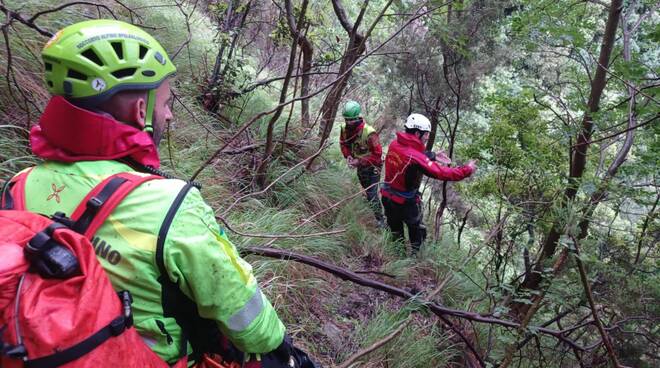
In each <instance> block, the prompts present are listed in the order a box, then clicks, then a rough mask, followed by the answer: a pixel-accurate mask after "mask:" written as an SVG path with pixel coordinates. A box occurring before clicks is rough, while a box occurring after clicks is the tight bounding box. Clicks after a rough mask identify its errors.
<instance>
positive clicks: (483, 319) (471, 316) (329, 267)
mask: <svg viewBox="0 0 660 368" xmlns="http://www.w3.org/2000/svg"><path fill="white" fill-rule="evenodd" d="M241 251H243V252H244V253H248V254H254V255H258V256H263V257H270V258H277V259H282V260H292V261H296V262H300V263H304V264H306V265H310V266H312V267H315V268H318V269H320V270H323V271H326V272H329V273H331V274H333V275H335V276H337V277H339V278H340V279H342V280H346V281H351V282H353V283H356V284H358V285H362V286H366V287H370V288H373V289H376V290H381V291H384V292H386V293H389V294H392V295H395V296H398V297H400V298H402V299H406V300H414V301H416V302H419V303H420V304H422V305H424V306H425V307H426V308H428V309H429V310H430V311H431V312H433V314H435V315H437V316H438V317H440V318H441V319H442V320H443V321H446V316H452V317H457V318H462V319H467V320H469V321H474V322H479V323H487V324H494V325H499V326H503V327H507V328H519V327H520V324H519V323H516V322H512V321H507V320H503V319H498V318H493V317H489V316H483V315H481V314H479V313H474V312H467V311H462V310H457V309H451V308H447V307H444V306H442V305H440V304H437V303H434V302H431V301H428V300H425V299H421V298H419V297H418V296H416V295H414V294H412V293H410V292H408V291H406V290H403V289H401V288H398V287H395V286H392V285H388V284H385V283H382V282H380V281H375V280H371V279H368V278H365V277H362V276H360V275H358V274H356V273H355V272H352V271H349V270H347V269H345V268H342V267H339V266H336V265H333V264H331V263H328V262H324V261H321V260H318V259H316V258H314V257H310V256H306V255H302V254H298V253H295V252H291V251H287V250H282V249H274V248H263V247H245V248H242V249H241ZM530 329H532V330H534V331H537V332H539V333H542V334H545V335H550V336H552V337H554V338H556V339H558V340H560V341H561V342H563V343H565V344H566V345H568V346H570V347H571V348H573V349H577V350H579V351H585V348H584V347H582V346H580V345H578V344H577V343H576V342H575V341H573V340H571V339H568V338H566V337H565V336H563V334H562V332H561V331H557V330H553V329H549V328H544V327H530Z"/></svg>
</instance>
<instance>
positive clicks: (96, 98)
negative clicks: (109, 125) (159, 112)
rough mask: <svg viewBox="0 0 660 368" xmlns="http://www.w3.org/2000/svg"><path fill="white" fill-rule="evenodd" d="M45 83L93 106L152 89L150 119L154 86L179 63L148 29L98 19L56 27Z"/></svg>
mask: <svg viewBox="0 0 660 368" xmlns="http://www.w3.org/2000/svg"><path fill="white" fill-rule="evenodd" d="M41 56H42V58H43V61H44V67H45V70H46V72H45V76H46V84H47V85H48V91H49V92H50V93H51V94H53V95H59V96H64V97H66V98H67V99H69V100H71V101H72V102H74V103H76V104H78V105H80V106H82V107H93V106H96V105H98V104H99V103H101V102H103V101H105V100H107V99H109V98H110V97H112V95H114V94H115V93H117V92H120V91H124V90H147V91H149V93H148V95H147V123H148V124H145V125H146V128H145V129H146V130H148V129H150V126H151V119H152V117H153V104H154V100H155V89H156V88H158V86H159V85H160V84H161V83H163V81H164V80H165V79H167V78H168V77H170V76H172V75H174V73H175V72H176V67H175V66H174V64H172V61H171V60H170V58H169V57H168V56H167V53H166V52H165V50H164V49H163V47H162V46H161V45H160V44H159V43H158V41H156V39H154V38H153V37H152V36H151V35H149V34H148V33H147V32H145V31H143V30H142V29H140V28H138V27H136V26H133V25H131V24H128V23H125V22H121V21H118V20H109V19H97V20H90V21H85V22H80V23H76V24H73V25H70V26H68V27H66V28H64V29H62V30H60V31H59V32H57V33H56V34H55V35H54V36H53V37H52V38H51V39H50V41H48V43H46V45H45V46H44V49H43V50H42V52H41Z"/></svg>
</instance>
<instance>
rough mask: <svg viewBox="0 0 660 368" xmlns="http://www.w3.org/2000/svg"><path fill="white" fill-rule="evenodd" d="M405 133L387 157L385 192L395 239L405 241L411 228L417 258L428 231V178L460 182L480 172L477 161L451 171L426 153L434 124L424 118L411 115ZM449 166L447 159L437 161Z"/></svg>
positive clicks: (384, 201)
mask: <svg viewBox="0 0 660 368" xmlns="http://www.w3.org/2000/svg"><path fill="white" fill-rule="evenodd" d="M404 127H405V131H404V132H398V133H397V134H396V140H395V141H394V142H392V143H391V144H390V146H389V148H388V151H387V156H386V157H385V182H384V184H383V187H382V189H381V196H382V197H383V198H382V201H383V207H384V208H385V216H386V217H387V224H388V225H389V227H390V230H391V231H392V235H393V236H394V237H395V238H396V239H397V240H400V241H403V240H404V236H403V224H404V223H405V224H406V225H407V226H408V236H409V237H410V245H411V247H412V253H413V254H416V253H417V252H418V251H419V249H420V247H421V246H422V243H423V242H424V239H425V238H426V228H425V227H424V224H423V222H422V210H421V207H422V199H421V195H420V193H419V186H420V185H421V182H422V177H423V176H424V175H426V176H429V177H432V178H435V179H439V180H451V181H459V180H463V179H465V178H467V177H468V176H470V175H472V174H473V173H474V172H475V171H476V165H475V162H474V160H471V161H470V162H468V164H467V165H465V166H460V167H456V168H451V167H447V166H441V165H440V164H439V163H438V162H437V161H436V155H435V153H433V152H425V149H426V142H427V141H428V138H429V133H430V132H431V122H430V121H429V119H427V118H426V117H425V116H424V115H421V114H411V115H410V116H408V118H407V119H406V123H405V125H404ZM437 158H438V159H439V160H440V161H441V162H444V163H449V159H448V158H447V157H446V156H444V154H443V155H438V157H437Z"/></svg>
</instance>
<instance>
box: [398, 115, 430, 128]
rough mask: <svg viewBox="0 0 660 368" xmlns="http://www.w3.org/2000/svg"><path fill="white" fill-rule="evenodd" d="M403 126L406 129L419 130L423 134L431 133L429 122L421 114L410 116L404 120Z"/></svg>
mask: <svg viewBox="0 0 660 368" xmlns="http://www.w3.org/2000/svg"><path fill="white" fill-rule="evenodd" d="M404 126H405V127H406V128H407V129H419V130H421V131H423V132H430V131H431V122H430V121H429V119H428V118H427V117H426V116H424V115H422V114H410V116H408V119H406V124H404Z"/></svg>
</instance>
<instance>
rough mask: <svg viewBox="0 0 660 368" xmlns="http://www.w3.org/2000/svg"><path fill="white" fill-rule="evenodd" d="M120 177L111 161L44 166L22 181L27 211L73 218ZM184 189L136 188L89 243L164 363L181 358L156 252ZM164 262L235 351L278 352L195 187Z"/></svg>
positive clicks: (248, 280)
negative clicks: (89, 197) (103, 185)
mask: <svg viewBox="0 0 660 368" xmlns="http://www.w3.org/2000/svg"><path fill="white" fill-rule="evenodd" d="M120 172H134V170H133V169H131V167H129V166H127V165H125V164H123V163H121V162H118V161H112V160H104V161H79V162H75V163H65V162H56V161H46V162H44V163H43V164H41V165H38V166H36V167H35V168H34V169H33V170H32V171H31V172H30V174H29V176H28V178H27V182H26V185H25V198H26V207H27V209H28V210H29V211H33V212H37V213H42V214H53V213H55V212H64V213H65V214H67V215H71V213H72V212H73V210H74V209H75V207H76V206H77V205H78V203H79V202H80V201H82V199H83V198H84V197H85V195H86V194H87V193H88V192H89V191H90V190H91V189H92V188H93V187H94V186H96V185H97V184H98V183H100V182H101V181H102V180H103V179H105V178H107V177H108V176H110V175H113V174H116V173H120ZM184 185H185V182H183V181H181V180H175V179H162V180H152V181H148V182H146V183H144V184H142V185H140V186H139V187H138V188H136V189H135V190H134V191H133V192H131V193H130V194H129V195H128V196H127V197H126V198H125V199H124V200H123V201H122V202H121V203H120V204H119V206H118V207H117V208H116V209H115V210H114V211H113V212H112V214H111V215H110V217H109V218H108V219H107V220H106V222H105V223H104V224H103V225H102V226H101V227H100V228H99V230H98V231H97V233H96V234H95V237H94V238H93V241H92V243H93V245H94V248H95V250H96V254H97V256H98V259H99V261H100V262H101V264H102V265H103V267H104V269H105V270H106V271H107V273H108V276H109V278H110V280H111V282H112V284H113V286H114V287H115V289H116V290H129V291H130V292H131V294H132V295H133V299H134V303H133V313H134V321H135V326H136V328H137V330H138V332H139V333H140V335H141V336H142V337H143V338H144V340H145V341H146V342H147V344H149V345H150V346H151V348H152V349H153V350H154V351H155V352H156V353H157V354H158V355H159V356H161V357H162V358H163V359H165V360H166V361H170V362H172V361H174V360H176V359H177V357H178V355H179V346H180V341H181V338H182V336H181V335H182V333H181V328H180V327H179V326H178V325H177V323H176V321H175V320H174V319H173V318H165V317H164V316H163V307H162V304H161V292H162V290H161V284H160V283H159V282H158V281H157V278H158V276H159V274H160V272H159V270H158V267H157V265H156V263H155V262H156V261H155V249H156V241H157V237H158V231H159V229H160V226H161V224H162V223H163V220H164V217H165V215H166V213H167V211H168V209H169V208H170V206H171V204H172V203H173V201H174V199H175V197H176V196H177V194H178V193H179V191H180V190H181V189H182V188H183V187H184ZM164 261H165V268H166V270H167V276H168V277H169V278H170V279H171V280H172V281H174V282H176V283H177V284H178V286H179V288H180V289H181V291H183V293H184V294H185V295H186V296H187V297H189V298H190V299H192V300H193V301H195V302H196V304H197V306H198V311H199V314H200V316H202V317H204V318H208V319H212V320H215V321H217V323H218V326H219V327H220V329H221V331H222V332H223V333H224V334H225V335H226V336H227V337H228V338H229V339H230V340H231V341H232V342H233V343H234V344H235V345H236V346H237V347H238V348H239V349H241V350H243V351H245V352H248V353H266V352H269V351H272V350H274V349H275V348H277V347H278V346H279V345H280V343H281V342H282V340H283V337H284V330H285V329H284V325H283V324H282V322H281V321H280V320H279V318H278V317H277V314H276V312H275V311H274V309H273V307H272V306H271V304H270V302H269V301H268V299H267V298H266V297H265V296H264V295H263V294H262V293H261V292H260V290H259V286H258V284H257V281H256V279H255V277H254V275H253V274H252V268H251V266H250V265H249V264H248V263H246V262H245V261H244V260H243V259H241V258H240V257H239V255H238V253H237V251H236V248H235V247H234V245H233V244H232V243H231V242H230V241H229V240H228V239H227V236H226V235H225V233H224V231H223V230H222V229H221V228H220V227H219V226H218V225H217V223H216V221H215V217H214V213H213V211H212V210H211V208H210V207H209V206H208V205H207V204H206V203H205V202H204V200H203V199H202V197H201V194H200V192H199V191H198V190H197V189H195V188H193V189H192V190H190V191H189V192H188V194H187V195H186V197H185V198H184V200H183V202H182V203H181V205H180V207H179V209H178V211H177V213H176V215H175V217H174V220H173V222H172V224H171V226H170V228H169V232H168V233H167V237H166V240H165V246H164ZM102 302H103V301H99V303H102Z"/></svg>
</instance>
